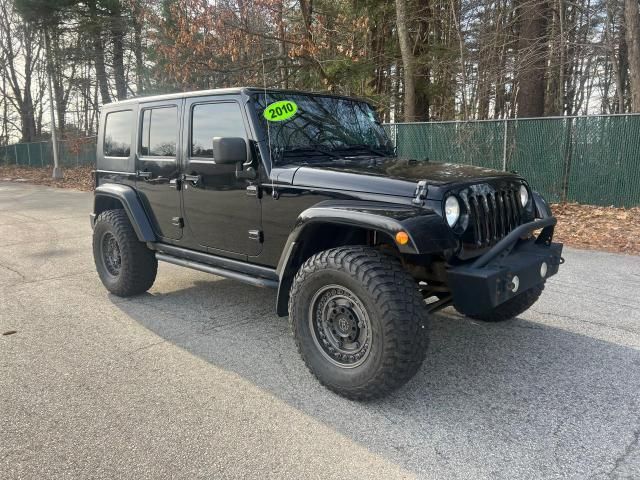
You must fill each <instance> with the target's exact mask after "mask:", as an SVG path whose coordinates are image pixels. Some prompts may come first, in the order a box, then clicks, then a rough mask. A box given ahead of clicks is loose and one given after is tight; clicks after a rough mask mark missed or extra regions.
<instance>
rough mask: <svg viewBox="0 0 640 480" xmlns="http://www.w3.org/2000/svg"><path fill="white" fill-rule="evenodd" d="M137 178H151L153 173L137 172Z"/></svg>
mask: <svg viewBox="0 0 640 480" xmlns="http://www.w3.org/2000/svg"><path fill="white" fill-rule="evenodd" d="M136 177H138V178H151V172H141V171H137V172H136Z"/></svg>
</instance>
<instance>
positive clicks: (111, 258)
mask: <svg viewBox="0 0 640 480" xmlns="http://www.w3.org/2000/svg"><path fill="white" fill-rule="evenodd" d="M93 259H94V261H95V264H96V270H97V271H98V275H99V276H100V280H102V283H103V285H104V286H105V287H106V288H107V290H109V291H110V292H111V293H113V294H114V295H118V296H119V297H130V296H132V295H138V294H140V293H144V292H146V291H147V290H149V289H150V288H151V286H152V285H153V282H154V281H155V279H156V273H157V271H158V260H157V259H156V256H155V255H154V253H153V251H151V250H150V249H149V248H147V246H146V245H145V244H144V243H143V242H141V241H139V240H138V237H137V236H136V233H135V231H134V230H133V226H132V225H131V222H130V221H129V217H128V216H127V214H126V212H125V211H124V210H107V211H105V212H102V213H101V214H100V215H99V216H98V218H97V219H96V223H95V226H94V229H93Z"/></svg>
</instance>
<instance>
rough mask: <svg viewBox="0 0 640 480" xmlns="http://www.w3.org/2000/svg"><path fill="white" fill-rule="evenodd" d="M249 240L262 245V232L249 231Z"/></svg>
mask: <svg viewBox="0 0 640 480" xmlns="http://www.w3.org/2000/svg"><path fill="white" fill-rule="evenodd" d="M249 240H255V241H257V242H260V243H262V232H261V231H260V230H249Z"/></svg>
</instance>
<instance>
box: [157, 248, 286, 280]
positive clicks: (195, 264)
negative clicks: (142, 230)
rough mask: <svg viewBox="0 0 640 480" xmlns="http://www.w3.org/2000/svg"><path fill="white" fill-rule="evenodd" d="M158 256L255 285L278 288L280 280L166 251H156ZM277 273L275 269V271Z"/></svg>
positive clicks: (178, 263)
mask: <svg viewBox="0 0 640 480" xmlns="http://www.w3.org/2000/svg"><path fill="white" fill-rule="evenodd" d="M156 258H157V259H158V260H160V261H162V262H167V263H173V264H174V265H179V266H181V267H187V268H192V269H194V270H199V271H201V272H206V273H211V274H213V275H218V276H219V277H225V278H230V279H232V280H238V281H240V282H244V283H248V284H250V285H255V286H256V287H267V288H278V281H277V280H276V279H272V278H263V277H255V276H251V275H248V274H246V273H241V272H238V271H235V270H229V269H226V268H222V267H216V266H213V265H209V264H206V263H202V262H196V261H195V260H188V259H186V258H179V257H174V256H173V255H167V254H166V253H160V252H156ZM274 275H275V271H274Z"/></svg>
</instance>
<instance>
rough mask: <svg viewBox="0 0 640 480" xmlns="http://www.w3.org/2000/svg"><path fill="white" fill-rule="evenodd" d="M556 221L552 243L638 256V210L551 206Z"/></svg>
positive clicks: (639, 244) (575, 205) (639, 247)
mask: <svg viewBox="0 0 640 480" xmlns="http://www.w3.org/2000/svg"><path fill="white" fill-rule="evenodd" d="M551 210H552V211H553V214H554V215H555V216H556V217H557V219H558V224H557V225H556V228H555V235H554V240H555V241H558V242H563V243H564V244H565V245H568V246H571V247H575V248H586V249H593V250H604V251H607V252H616V253H628V254H632V255H640V207H634V208H616V207H596V206H592V205H580V204H577V203H564V204H555V205H551Z"/></svg>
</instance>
